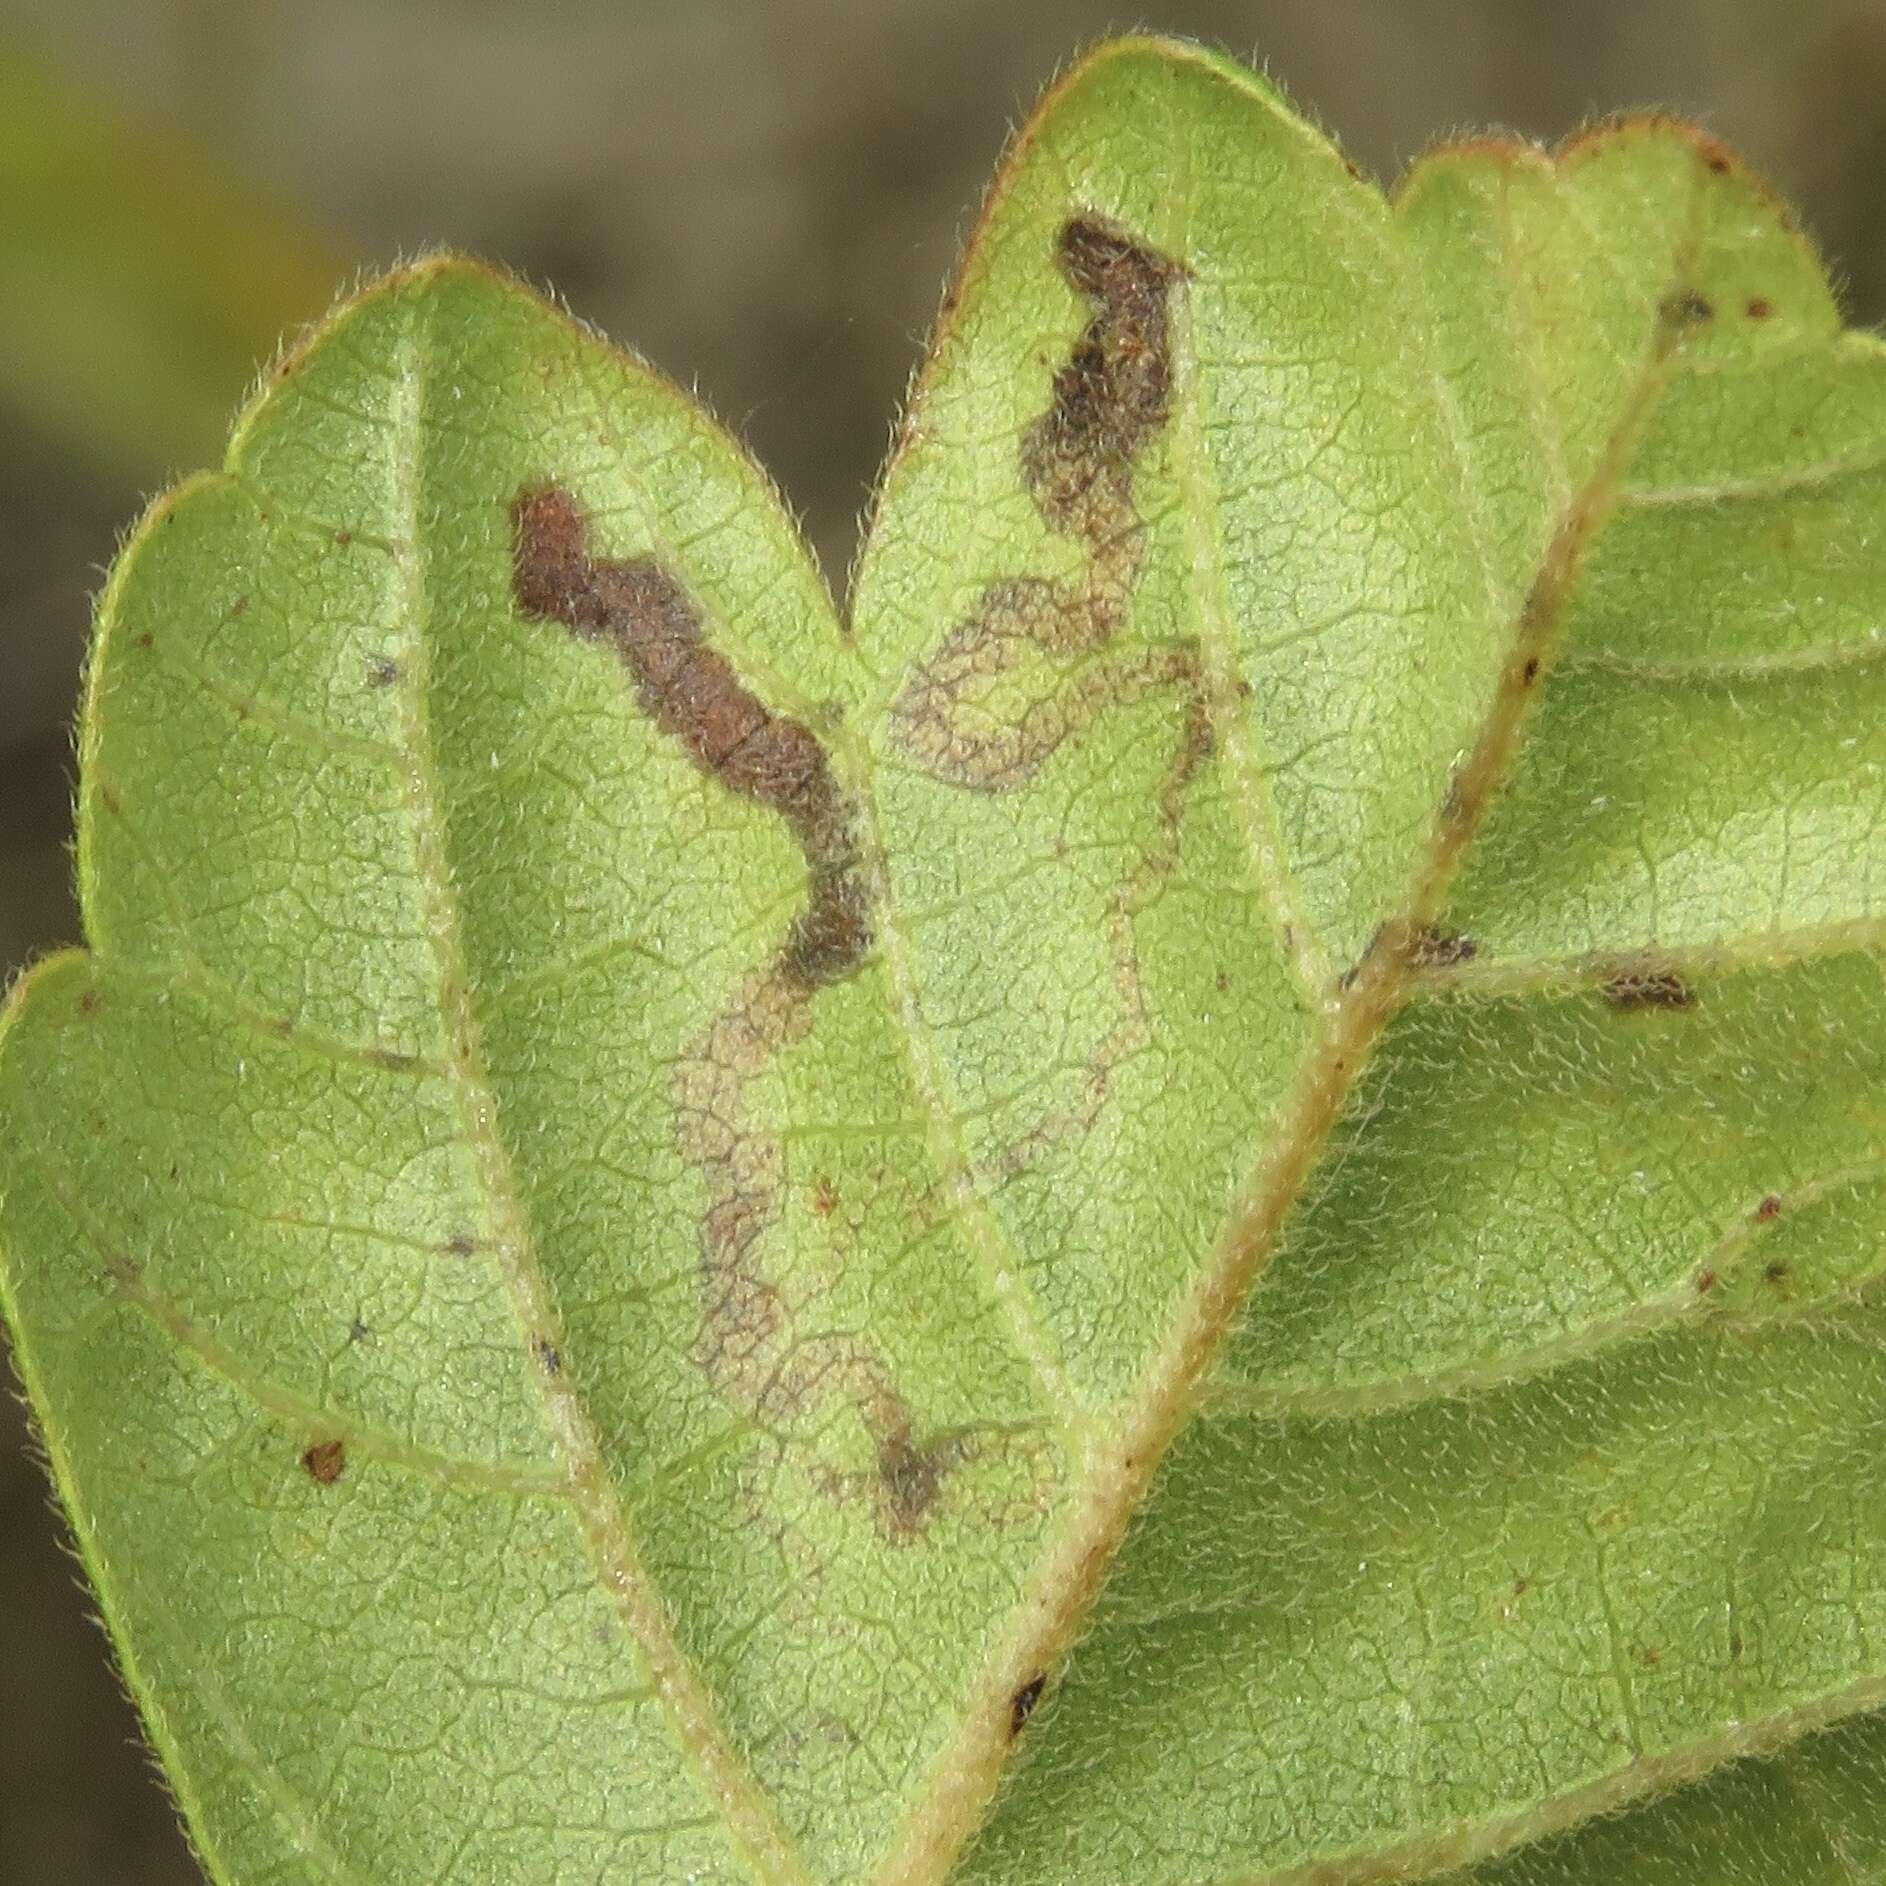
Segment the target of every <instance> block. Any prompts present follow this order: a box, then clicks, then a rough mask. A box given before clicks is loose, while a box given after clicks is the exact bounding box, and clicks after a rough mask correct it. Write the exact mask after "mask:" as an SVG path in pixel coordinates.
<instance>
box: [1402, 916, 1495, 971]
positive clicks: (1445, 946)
mask: <svg viewBox="0 0 1886 1886" xmlns="http://www.w3.org/2000/svg"><path fill="white" fill-rule="evenodd" d="M1479 954H1480V945H1479V944H1478V943H1476V942H1475V941H1474V940H1473V938H1472V937H1470V936H1461V935H1458V934H1457V933H1455V932H1454V931H1451V930H1439V929H1436V928H1435V927H1434V926H1433V925H1432V924H1430V925H1429V926H1428V927H1427V928H1425V929H1423V930H1421V931H1419V932H1418V933H1417V934H1416V936H1415V939H1414V944H1413V947H1412V948H1411V949H1410V950H1409V952H1408V960H1409V961H1410V962H1411V963H1413V964H1414V965H1415V967H1416V968H1418V969H1452V968H1453V967H1454V966H1455V965H1456V964H1457V963H1470V962H1472V961H1473V959H1474V958H1475V957H1476V956H1478V955H1479Z"/></svg>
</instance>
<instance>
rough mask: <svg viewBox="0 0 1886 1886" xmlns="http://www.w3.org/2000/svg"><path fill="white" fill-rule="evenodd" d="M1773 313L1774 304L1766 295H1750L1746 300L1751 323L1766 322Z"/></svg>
mask: <svg viewBox="0 0 1886 1886" xmlns="http://www.w3.org/2000/svg"><path fill="white" fill-rule="evenodd" d="M1774 311H1775V304H1774V303H1773V302H1772V301H1770V300H1769V299H1768V297H1767V296H1766V295H1751V296H1749V300H1748V318H1749V319H1750V320H1751V321H1766V320H1767V319H1768V317H1769V316H1770V315H1771V314H1773V313H1774Z"/></svg>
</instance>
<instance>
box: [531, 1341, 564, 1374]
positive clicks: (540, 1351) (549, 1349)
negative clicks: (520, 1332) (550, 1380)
mask: <svg viewBox="0 0 1886 1886" xmlns="http://www.w3.org/2000/svg"><path fill="white" fill-rule="evenodd" d="M532 1347H533V1348H535V1349H536V1351H537V1360H538V1361H539V1362H540V1363H541V1364H542V1365H543V1372H544V1373H545V1374H546V1375H561V1374H562V1373H563V1352H562V1351H561V1350H560V1349H558V1348H557V1346H556V1344H555V1343H553V1342H551V1341H550V1340H549V1339H548V1338H547V1337H543V1336H538V1337H536V1338H534V1339H533V1342H532Z"/></svg>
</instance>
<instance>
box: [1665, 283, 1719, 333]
mask: <svg viewBox="0 0 1886 1886" xmlns="http://www.w3.org/2000/svg"><path fill="white" fill-rule="evenodd" d="M1659 312H1660V313H1661V314H1662V316H1663V318H1664V319H1665V320H1666V321H1668V322H1669V323H1670V325H1671V326H1672V327H1696V326H1699V325H1700V324H1701V323H1702V322H1704V321H1708V320H1711V319H1713V318H1714V316H1715V312H1716V308H1715V304H1714V303H1713V302H1712V301H1711V300H1710V299H1709V297H1708V296H1707V295H1701V294H1698V293H1697V292H1696V290H1695V289H1694V288H1680V289H1678V290H1677V291H1676V292H1675V293H1674V294H1670V295H1665V296H1664V298H1663V305H1662V307H1661V308H1660V309H1659Z"/></svg>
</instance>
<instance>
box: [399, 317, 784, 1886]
mask: <svg viewBox="0 0 1886 1886" xmlns="http://www.w3.org/2000/svg"><path fill="white" fill-rule="evenodd" d="M431 310H432V301H431V298H430V297H429V296H426V295H423V294H421V295H417V296H412V297H409V298H408V300H407V303H406V316H405V322H404V325H403V327H402V330H401V334H400V339H399V343H398V353H397V362H398V366H397V378H396V381H395V391H394V422H393V441H394V442H393V447H392V467H393V477H394V504H395V509H396V518H395V522H396V524H397V526H398V528H397V529H396V530H395V532H394V533H393V536H394V540H395V542H396V543H397V544H398V545H399V546H400V548H399V549H398V551H397V552H396V567H397V569H398V571H399V586H400V592H401V593H400V610H401V615H402V617H403V619H404V623H405V626H406V629H407V633H408V637H409V640H408V643H407V659H406V661H405V662H404V663H403V664H402V675H401V680H400V682H399V684H398V686H397V688H396V690H395V694H396V700H397V706H398V711H399V714H400V717H401V720H402V722H403V734H404V741H403V744H404V746H405V749H406V752H407V755H408V759H409V770H408V774H407V779H406V789H407V795H408V804H409V808H410V816H411V824H412V830H413V840H414V851H415V859H416V871H417V876H418V879H419V882H420V887H421V893H422V898H423V902H424V906H425V912H426V917H427V929H428V935H429V937H430V939H431V945H432V950H433V955H434V961H435V965H436V969H437V974H438V987H439V1004H440V1018H441V1023H442V1026H443V1028H444V1034H445V1045H446V1065H445V1081H446V1085H447V1087H448V1089H449V1091H450V1092H451V1095H452V1098H453V1103H454V1105H455V1106H456V1108H457V1110H458V1113H459V1119H460V1128H461V1132H462V1134H463V1137H464V1140H465V1143H466V1145H467V1146H468V1147H470V1149H471V1151H472V1155H473V1159H474V1161H475V1164H476V1169H477V1174H478V1179H479V1183H480V1186H481V1188H482V1190H483V1191H484V1194H485V1199H486V1207H487V1210H488V1212H489V1214H490V1223H491V1229H492V1230H493V1232H494V1233H495V1236H494V1238H493V1254H494V1258H495V1261H496V1263H497V1267H498V1270H499V1272H500V1275H501V1277H502V1281H503V1283H504V1287H505V1290H506V1293H507V1295H508V1296H509V1297H510V1300H511V1304H512V1308H513V1312H514V1314H515V1316H516V1319H517V1333H518V1342H519V1347H520V1349H521V1350H522V1351H523V1354H524V1371H525V1374H526V1376H527V1377H528V1378H529V1379H530V1380H531V1381H532V1382H534V1383H535V1385H536V1389H537V1393H538V1395H539V1397H540V1399H541V1401H542V1403H543V1408H544V1413H545V1417H546V1420H547V1422H548V1425H549V1428H550V1430H551V1433H552V1435H553V1437H554V1439H555V1441H556V1444H557V1446H558V1448H559V1449H560V1452H561V1455H562V1458H563V1461H564V1464H565V1467H566V1476H567V1477H566V1485H565V1488H564V1493H565V1496H566V1497H567V1498H568V1500H569V1502H570V1504H571V1506H572V1508H573V1510H574V1512H575V1514H576V1517H577V1521H578V1524H579V1526H580V1528H581V1531H582V1533H583V1538H584V1543H585V1545H586V1547H587V1548H588V1551H589V1555H590V1559H591V1562H592V1564H593V1566H594V1568H595V1571H596V1574H597V1578H598V1581H599V1583H600V1584H601V1586H602V1589H603V1590H604V1592H605V1593H606V1594H607V1595H608V1596H609V1598H610V1599H611V1601H612V1602H613V1604H614V1606H615V1609H616V1611H617V1614H618V1616H619V1617H620V1618H621V1620H622V1623H623V1625H624V1626H625V1628H626V1629H627V1630H628V1632H629V1634H630V1636H631V1637H632V1638H633V1639H634V1640H635V1642H636V1644H637V1646H638V1648H639V1649H640V1651H641V1654H642V1657H643V1660H644V1661H645V1663H646V1664H647V1666H648V1671H649V1675H650V1678H651V1680H652V1682H653V1684H654V1687H655V1691H656V1694H657V1696H658V1697H659V1699H660V1702H661V1706H662V1710H663V1713H664V1714H665V1716H666V1717H667V1720H668V1724H669V1727H670V1729H671V1730H672V1732H673V1734H674V1737H675V1741H676V1743H677V1745H678V1746H679V1748H680V1750H681V1752H682V1755H683V1757H684V1759H685V1760H687V1761H688V1763H689V1764H690V1765H691V1766H692V1767H693V1769H694V1771H695V1778H696V1781H697V1783H698V1785H699V1786H700V1789H701V1792H702V1795H703V1798H704V1800H705V1802H706V1804H707V1806H708V1807H709V1809H710V1810H711V1811H713V1812H714V1813H715V1814H716V1815H717V1816H718V1817H720V1818H722V1819H723V1820H724V1822H725V1824H726V1827H727V1833H728V1837H729V1841H730V1844H731V1845H732V1846H733V1847H734V1848H735V1850H736V1852H737V1853H738V1854H739V1855H740V1857H741V1858H742V1859H744V1860H745V1862H746V1863H747V1865H748V1867H749V1869H750V1870H751V1871H752V1873H753V1875H754V1877H755V1878H756V1879H757V1880H759V1881H761V1882H763V1883H764V1886H814V1881H813V1879H812V1876H811V1874H810V1873H809V1872H808V1871H807V1870H806V1868H805V1866H804V1864H803V1862H802V1861H801V1860H800V1858H799V1856H798V1854H797V1852H796V1851H795V1850H794V1847H793V1845H792V1842H791V1841H790V1840H789V1838H788V1837H787V1835H786V1833H785V1831H784V1829H783V1828H782V1827H781V1826H780V1824H779V1821H778V1819H777V1817H776V1816H775V1815H774V1814H773V1812H772V1808H771V1804H770V1803H769V1802H768V1800H767V1799H766V1797H765V1796H764V1795H763V1794H762V1792H761V1791H760V1789H759V1787H758V1785H757V1783H756V1781H755V1780H754V1777H753V1774H752V1772H751V1770H750V1769H749V1768H748V1767H747V1765H746V1763H745V1761H744V1760H743V1759H742V1758H741V1756H740V1755H739V1754H738V1752H737V1751H736V1750H735V1749H734V1747H733V1744H732V1742H731V1741H730V1740H729V1738H728V1736H727V1734H726V1732H725V1729H724V1728H723V1726H722V1724H721V1722H720V1719H719V1715H718V1712H717V1710H716V1708H715V1706H714V1703H713V1700H712V1698H711V1697H710V1695H709V1693H708V1690H707V1688H706V1686H705V1684H704V1683H703V1682H702V1680H701V1678H700V1676H699V1674H698V1673H697V1672H696V1670H695V1669H694V1667H693V1665H692V1663H691V1662H690V1661H689V1659H688V1657H687V1655H686V1654H685V1653H684V1651H683V1650H682V1648H681V1646H680V1644H679V1643H678V1641H677V1640H676V1638H675V1636H674V1633H673V1630H672V1628H671V1626H670V1623H669V1619H668V1614H667V1609H666V1606H665V1605H664V1604H663V1602H662V1600H661V1596H660V1594H659V1592H658V1591H657V1589H656V1587H655V1585H654V1582H653V1580H652V1579H650V1577H649V1575H648V1573H647V1571H646V1569H645V1568H644V1566H643V1564H642V1561H641V1554H640V1552H639V1550H638V1548H637V1545H636V1541H635V1536H634V1533H633V1530H632V1528H631V1527H630V1525H629V1521H628V1515H627V1513H626V1511H625V1509H624V1506H623V1503H622V1500H621V1497H620V1495H619V1493H618V1491H617V1489H616V1486H615V1483H614V1481H613V1479H612V1478H611V1476H610V1474H609V1470H608V1465H607V1462H606V1460H605V1458H604V1455H603V1451H602V1446H601V1441H600V1438H599V1436H598V1432H597V1429H596V1425H595V1423H594V1421H593V1420H592V1419H591V1417H590V1413H589V1410H588V1408H587V1407H586V1406H585V1404H584V1402H583V1399H582V1397H581V1396H580V1395H579V1394H578V1392H577V1389H576V1387H575V1384H574V1382H573V1381H572V1380H571V1375H570V1372H569V1371H567V1370H559V1371H557V1372H555V1373H554V1374H553V1373H551V1372H550V1371H548V1370H546V1369H544V1368H543V1367H541V1366H540V1365H539V1364H538V1363H537V1361H536V1355H537V1353H538V1352H539V1345H540V1344H549V1345H550V1346H552V1347H553V1348H560V1347H561V1346H562V1333H561V1325H560V1320H559V1318H558V1316H557V1312H556V1306H555V1303H554V1299H553V1293H552V1290H551V1287H550V1284H549V1281H548V1279H547V1277H546V1275H545V1273H544V1269H543V1264H542V1260H541V1258H540V1256H539V1254H538V1250H537V1246H536V1242H535V1239H534V1237H533V1235H532V1232H531V1228H530V1224H529V1221H528V1216H527V1214H526V1212H525V1209H524V1205H523V1200H522V1197H521V1195H520V1192H519V1189H518V1185H517V1180H516V1175H515V1170H514V1165H513V1161H512V1158H511V1155H510V1152H509V1149H508V1148H507V1147H506V1146H505V1144H504V1142H503V1139H502V1137H501V1134H500V1132H499V1126H498V1120H499V1110H498V1102H497V1097H496V1094H495V1091H494V1089H493V1086H492V1083H491V1079H490V1076H489V1073H488V1071H487V1068H486V1063H485V1059H484V1054H483V1048H482V1038H481V1033H480V1029H479V1025H478V1017H477V1014H476V1011H475V1008H474V1005H473V1001H472V979H471V976H470V973H469V964H468V960H467V957H466V953H465V949H464V943H463V938H462V934H461V925H460V913H459V902H458V895H457V891H456V888H455V886H454V884H453V881H452V875H451V868H450V853H449V848H448V834H447V829H446V818H445V814H444V810H443V793H442V790H441V787H440V784H439V776H438V774H439V769H438V759H437V747H436V743H435V739H434V734H433V719H432V701H431V692H430V689H431V672H432V642H431V635H430V628H431V620H430V608H429V588H430V585H429V575H430V573H429V570H428V568H427V555H426V548H425V540H424V537H423V535H422V531H421V523H422V516H421V510H422V506H421V494H422V491H423V485H424V465H423V460H422V452H423V441H424V389H425V385H426V376H427V373H428V370H429V366H430V347H429V340H430V336H429V333H428V332H427V331H426V330H427V328H429V325H430V317H431Z"/></svg>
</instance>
